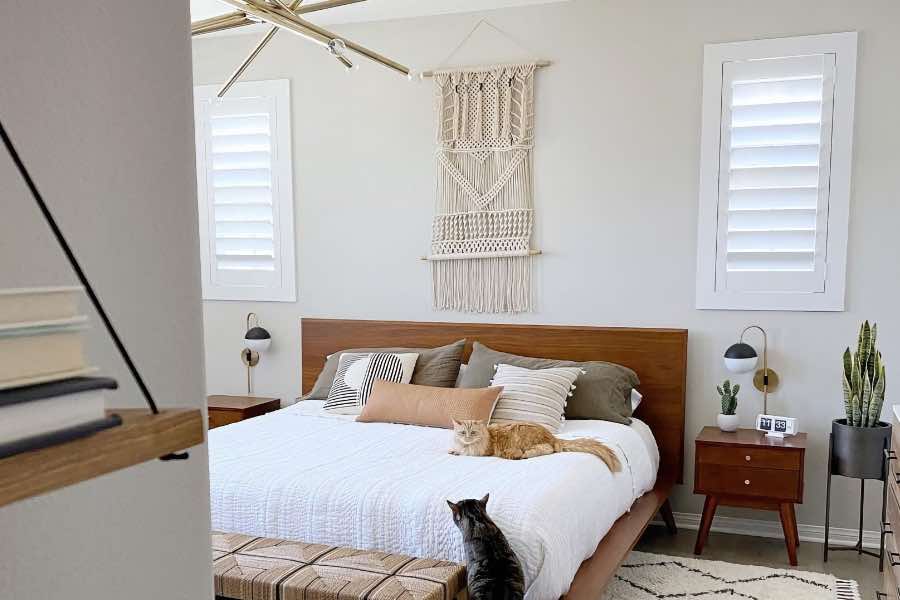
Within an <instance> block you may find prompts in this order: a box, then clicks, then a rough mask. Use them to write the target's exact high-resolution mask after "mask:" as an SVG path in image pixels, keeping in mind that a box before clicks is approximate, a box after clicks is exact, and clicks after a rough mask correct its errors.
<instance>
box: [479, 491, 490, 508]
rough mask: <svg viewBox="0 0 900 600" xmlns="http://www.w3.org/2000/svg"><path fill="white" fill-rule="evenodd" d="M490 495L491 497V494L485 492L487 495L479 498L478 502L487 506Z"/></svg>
mask: <svg viewBox="0 0 900 600" xmlns="http://www.w3.org/2000/svg"><path fill="white" fill-rule="evenodd" d="M490 497H491V495H490V494H485V495H484V498H482V499H481V500H479V501H478V502H479V503H481V505H482V506H483V507H485V508H487V503H488V499H489V498H490Z"/></svg>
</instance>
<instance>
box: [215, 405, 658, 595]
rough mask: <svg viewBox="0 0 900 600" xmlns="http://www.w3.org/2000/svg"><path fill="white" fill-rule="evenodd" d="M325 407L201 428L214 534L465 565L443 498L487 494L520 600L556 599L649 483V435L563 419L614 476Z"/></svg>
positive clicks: (640, 429) (652, 475)
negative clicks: (522, 591) (616, 460)
mask: <svg viewBox="0 0 900 600" xmlns="http://www.w3.org/2000/svg"><path fill="white" fill-rule="evenodd" d="M321 407H322V402H314V401H306V402H301V403H298V404H296V405H294V406H291V407H288V408H285V409H282V410H279V411H276V412H274V413H270V414H268V415H264V416H261V417H256V418H254V419H249V420H246V421H242V422H240V423H235V424H234V425H229V426H227V427H220V428H218V429H215V430H212V431H210V433H209V453H210V483H211V503H212V523H213V527H214V528H215V529H216V530H219V531H228V532H240V533H246V534H251V535H260V536H268V537H276V538H286V539H297V540H303V541H306V542H313V543H325V544H334V545H341V546H351V547H356V548H364V549H373V550H382V551H386V552H398V553H404V554H410V555H414V556H420V557H427V558H441V559H447V560H453V561H458V562H465V553H464V551H463V547H462V538H461V536H460V533H459V532H458V530H457V529H456V526H455V525H454V523H453V520H452V518H451V514H450V509H449V508H448V507H447V504H446V502H445V500H447V499H450V500H460V499H463V498H481V497H482V496H484V494H486V493H490V495H491V497H490V501H489V503H488V513H489V514H490V515H491V517H492V518H493V519H494V521H495V522H496V523H497V524H498V525H499V526H500V528H501V529H502V530H503V532H504V533H505V534H506V536H507V538H508V539H509V541H510V544H511V545H512V547H513V550H515V552H516V554H517V555H518V557H519V559H520V560H521V561H522V566H523V568H524V570H525V580H526V586H528V593H527V596H526V597H527V598H529V599H530V600H545V599H551V598H552V599H557V598H559V597H560V596H561V595H562V594H564V593H565V592H566V591H567V590H568V587H569V584H570V582H571V581H572V578H573V577H574V575H575V572H576V571H577V570H578V567H579V565H580V564H581V562H582V561H583V560H585V559H586V558H588V557H589V556H590V555H591V554H593V552H594V549H595V548H596V547H597V544H598V543H599V542H600V540H601V538H602V537H603V536H604V535H605V534H606V532H607V531H608V530H609V529H610V527H611V526H612V524H613V523H614V522H615V521H616V519H618V518H619V517H620V516H621V515H622V514H624V513H625V512H627V511H628V510H629V509H630V507H631V505H632V503H633V502H634V500H635V499H637V498H638V497H639V496H640V495H641V494H643V493H644V492H646V491H648V490H650V489H651V488H652V487H653V484H654V481H655V479H656V472H657V468H658V466H659V451H658V449H657V446H656V443H655V441H654V440H653V436H652V434H651V433H650V430H649V428H648V427H647V426H646V425H645V424H644V423H642V422H640V421H637V420H635V422H634V424H633V425H632V426H630V427H628V426H624V425H617V424H615V423H609V422H605V421H568V422H566V424H565V425H564V427H563V429H562V431H561V433H560V434H559V435H560V437H586V436H590V437H594V438H596V439H598V440H601V441H603V442H605V443H607V444H609V445H610V446H611V447H613V448H614V449H615V450H616V452H617V454H618V455H619V457H620V458H621V459H622V462H623V465H624V469H623V471H622V472H621V473H618V474H616V475H612V474H611V473H610V472H609V470H608V469H607V468H606V466H605V465H604V464H603V463H602V462H601V461H600V460H599V459H597V458H595V457H593V456H590V455H587V454H580V453H566V454H556V455H552V456H542V457H539V458H533V459H529V460H519V461H512V460H502V459H497V458H472V457H458V456H451V455H449V454H447V449H448V448H449V447H450V442H451V436H452V433H451V432H450V431H448V430H443V429H431V428H426V427H413V426H407V425H391V424H382V423H356V422H355V421H354V420H353V417H349V418H348V417H341V416H335V415H328V414H326V413H324V412H322V411H321Z"/></svg>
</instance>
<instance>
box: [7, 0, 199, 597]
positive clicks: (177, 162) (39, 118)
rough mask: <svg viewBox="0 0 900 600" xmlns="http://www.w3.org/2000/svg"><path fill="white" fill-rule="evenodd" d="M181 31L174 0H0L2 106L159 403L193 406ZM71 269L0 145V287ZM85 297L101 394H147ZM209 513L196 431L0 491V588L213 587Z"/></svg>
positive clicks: (193, 279)
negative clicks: (23, 495) (157, 449)
mask: <svg viewBox="0 0 900 600" xmlns="http://www.w3.org/2000/svg"><path fill="white" fill-rule="evenodd" d="M189 44H190V41H189V37H188V9H187V3H186V2H183V1H182V2H173V3H169V5H167V7H166V10H161V9H160V8H159V7H157V6H156V5H155V4H154V3H152V2H146V1H144V0H118V1H117V2H104V1H100V0H97V1H93V0H89V1H87V2H80V3H79V4H78V5H77V6H74V5H73V6H69V7H68V8H67V9H65V10H60V7H59V6H58V5H56V4H55V3H46V2H45V3H35V2H29V1H27V0H4V2H2V3H0V75H2V79H3V83H2V84H0V119H2V120H3V123H4V124H5V125H6V126H7V129H8V130H9V133H10V135H11V136H12V137H13V139H14V140H15V143H16V144H17V146H18V149H19V151H20V153H21V155H22V157H23V159H24V161H25V162H26V163H27V165H28V167H29V168H30V169H31V171H32V174H33V176H34V178H35V180H36V181H37V184H38V186H39V188H40V189H41V191H42V192H43V194H44V196H45V198H46V200H47V202H48V204H49V205H50V207H51V209H52V210H53V211H54V212H55V213H56V215H57V217H58V219H59V223H60V226H61V227H62V229H63V230H64V231H65V233H66V235H67V236H68V238H69V240H70V241H71V243H72V246H73V247H74V249H75V252H76V253H77V254H78V256H79V258H80V259H81V261H82V263H83V265H84V268H85V270H86V272H87V273H88V276H89V277H90V278H91V280H92V281H93V283H94V285H95V287H96V288H97V291H98V293H99V295H100V296H101V298H102V299H103V302H104V304H105V306H106V308H107V310H108V312H109V314H110V316H111V318H112V320H113V321H114V322H115V324H116V326H117V327H118V330H119V332H120V334H121V336H122V338H123V339H124V341H125V344H126V345H127V347H128V348H129V350H130V351H131V353H132V355H133V357H134V359H135V362H136V363H137V364H138V366H139V368H140V370H141V372H142V373H143V374H144V376H145V377H146V380H147V382H148V384H149V386H150V388H151V389H152V390H153V393H154V394H155V396H156V398H157V400H158V403H159V404H160V405H161V406H163V407H172V406H176V405H178V406H191V407H197V408H200V407H202V406H204V404H205V403H204V395H205V382H204V375H203V346H202V343H203V331H202V321H201V307H200V285H199V279H198V277H197V273H198V269H199V258H198V256H199V255H198V242H197V208H196V184H195V176H194V148H193V111H192V109H191V71H190V63H189V61H190V54H189V53H190V48H189ZM74 282H75V278H74V276H73V275H72V273H71V271H70V270H69V268H68V267H67V264H66V262H65V259H64V258H63V255H62V253H61V252H60V250H59V248H58V247H57V246H56V243H55V241H54V240H53V238H52V237H51V236H50V234H49V231H48V229H47V227H46V225H45V223H44V222H43V221H42V220H41V218H40V216H39V214H38V212H37V209H36V207H35V206H34V203H33V200H32V199H31V196H30V195H29V194H28V193H27V190H26V188H25V186H24V184H23V183H22V181H21V179H20V178H19V175H18V173H17V172H15V171H14V169H13V167H12V163H11V161H10V160H9V157H8V156H7V154H6V151H5V150H2V149H0V287H15V286H20V285H54V284H68V283H74ZM84 308H85V310H87V309H88V305H87V302H85V303H84ZM88 314H89V315H91V317H92V323H93V330H92V331H91V333H90V334H89V339H88V352H89V355H90V358H91V361H92V362H93V363H94V364H96V365H97V366H99V367H100V368H101V371H102V372H103V373H104V374H108V375H111V376H113V377H115V378H116V379H118V381H119V383H120V386H121V387H120V390H119V391H118V392H116V393H115V394H114V395H111V396H110V398H109V401H108V402H107V404H108V406H110V407H128V408H139V407H144V406H145V405H144V403H143V400H142V398H141V396H140V394H139V392H138V390H137V387H136V386H135V385H134V384H133V383H132V381H131V379H130V377H129V376H128V374H127V371H126V370H125V368H124V366H123V364H122V362H121V360H120V359H119V357H118V356H117V354H116V352H115V350H114V348H113V346H112V344H111V343H110V341H109V339H108V337H107V336H106V334H105V332H104V331H103V329H102V325H101V324H100V323H99V321H98V320H97V319H96V315H94V314H93V312H92V311H88ZM209 527H210V521H209V475H208V466H207V455H206V446H205V445H202V446H198V447H196V448H193V449H191V451H190V460H188V461H185V462H169V463H162V462H160V461H152V462H148V463H145V464H143V465H140V466H137V467H133V468H130V469H126V470H123V471H118V472H116V473H112V474H109V475H105V476H103V477H101V478H98V479H95V480H91V481H88V482H84V483H81V484H78V485H75V486H73V487H70V488H66V489H63V490H60V491H57V492H53V493H51V494H48V495H46V496H42V497H38V498H34V499H30V500H26V501H23V502H19V503H17V504H13V505H10V506H6V507H3V508H0V532H2V534H0V538H2V543H0V598H3V599H4V600H32V599H34V600H37V599H44V598H67V599H71V600H82V599H83V600H88V599H90V600H115V599H118V598H122V597H127V598H130V599H133V600H159V599H162V598H165V599H166V600H203V599H207V598H209V599H211V598H212V585H211V582H212V575H211V564H210V554H209Z"/></svg>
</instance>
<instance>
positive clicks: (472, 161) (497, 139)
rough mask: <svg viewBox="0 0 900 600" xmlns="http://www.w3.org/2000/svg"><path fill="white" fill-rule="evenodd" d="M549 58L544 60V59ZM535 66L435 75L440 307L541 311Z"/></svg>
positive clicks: (434, 247) (436, 294)
mask: <svg viewBox="0 0 900 600" xmlns="http://www.w3.org/2000/svg"><path fill="white" fill-rule="evenodd" d="M543 64H546V63H543ZM538 66H539V64H538V63H537V62H531V63H524V64H514V65H498V66H492V67H483V68H471V69H453V70H450V69H447V70H440V71H434V72H433V73H429V75H432V76H433V77H434V90H435V109H436V110H435V114H436V119H437V149H436V152H435V163H436V169H437V178H436V179H437V185H436V196H437V198H436V205H435V215H434V220H433V226H432V240H431V255H430V256H429V257H428V258H429V260H430V261H431V265H432V267H431V268H432V289H433V302H434V307H435V308H436V309H440V310H458V311H465V312H487V313H515V312H526V311H530V310H532V309H533V296H532V286H531V269H532V264H531V263H532V257H533V256H534V255H536V254H539V252H537V251H535V250H532V249H531V237H532V230H533V227H534V205H533V200H532V171H531V159H532V149H533V147H534V75H535V69H536V68H537V67H538Z"/></svg>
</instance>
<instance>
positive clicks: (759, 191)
mask: <svg viewBox="0 0 900 600" xmlns="http://www.w3.org/2000/svg"><path fill="white" fill-rule="evenodd" d="M856 47H857V42H856V33H839V34H831V35H820V36H809V37H799V38H786V39H776V40H759V41H751V42H737V43H731V44H713V45H707V46H706V52H705V58H704V68H703V69H704V73H703V116H702V118H703V123H702V127H703V133H702V139H701V156H700V211H699V233H698V273H697V307H698V308H712V309H738V310H843V309H844V281H845V268H846V262H847V228H848V213H849V207H850V168H851V148H852V136H853V101H854V90H855V85H856Z"/></svg>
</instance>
